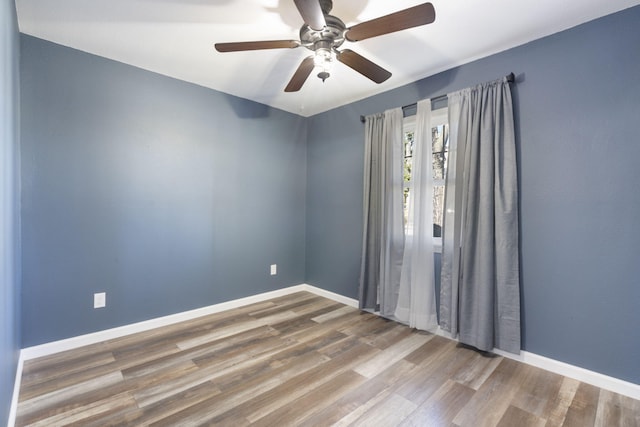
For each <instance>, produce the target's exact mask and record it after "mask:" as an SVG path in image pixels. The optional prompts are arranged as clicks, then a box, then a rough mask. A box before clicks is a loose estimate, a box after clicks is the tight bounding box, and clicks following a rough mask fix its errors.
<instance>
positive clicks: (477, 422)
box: [453, 359, 535, 427]
mask: <svg viewBox="0 0 640 427" xmlns="http://www.w3.org/2000/svg"><path fill="white" fill-rule="evenodd" d="M531 369H535V368H532V367H530V366H527V365H522V364H519V363H518V362H515V361H513V360H509V359H502V361H501V362H500V364H499V365H498V367H497V368H496V369H495V370H494V371H493V373H492V374H491V376H489V378H488V379H487V380H486V381H485V382H484V384H483V385H482V386H481V387H480V388H479V389H478V391H476V393H475V394H474V395H473V397H472V398H471V399H470V400H469V403H468V404H467V405H466V406H465V407H464V408H463V409H462V411H460V412H459V413H458V415H457V416H456V417H455V418H454V420H453V423H454V424H456V425H459V426H477V427H480V426H487V427H488V426H495V425H496V424H498V422H499V421H500V420H501V419H502V417H503V416H504V414H505V412H506V411H507V409H508V408H509V406H510V403H511V399H512V397H513V396H514V395H515V393H516V391H517V388H518V386H519V385H520V384H521V383H522V381H523V379H524V378H525V377H526V374H527V372H528V371H529V370H531Z"/></svg>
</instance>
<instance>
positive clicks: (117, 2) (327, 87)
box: [16, 0, 640, 116]
mask: <svg viewBox="0 0 640 427" xmlns="http://www.w3.org/2000/svg"><path fill="white" fill-rule="evenodd" d="M423 2H424V0H422V1H421V0H396V1H393V2H391V1H385V0H334V7H333V10H332V12H331V14H332V15H335V16H337V17H339V18H341V19H342V20H343V21H344V22H345V24H347V27H349V26H352V25H353V24H356V23H359V22H363V21H367V20H369V19H373V18H376V17H379V16H382V15H387V14H389V13H393V12H396V11H399V10H402V9H405V8H408V7H411V6H415V5H417V4H420V3H423ZM432 3H433V5H434V7H435V9H436V21H435V22H434V23H433V24H431V25H427V26H423V27H418V28H413V29H410V30H405V31H401V32H398V33H393V34H388V35H384V36H380V37H376V38H372V39H368V40H364V41H361V42H358V43H350V42H345V44H344V45H343V46H342V48H349V49H352V50H354V51H356V52H357V53H359V54H361V55H363V56H365V57H367V58H368V59H370V60H372V61H374V62H376V63H377V64H379V65H381V66H382V67H384V68H386V69H387V70H389V71H391V72H392V73H393V76H392V77H391V78H390V79H389V80H387V81H386V82H385V83H383V84H380V85H377V84H375V83H373V82H371V81H370V80H368V79H367V78H365V77H363V76H362V75H360V74H358V73H357V72H355V71H353V70H352V69H350V68H348V67H346V66H345V65H343V64H340V63H338V64H336V66H335V69H334V70H333V73H332V75H331V77H330V78H329V79H327V81H326V82H325V83H322V81H321V80H320V79H318V78H316V77H315V73H314V74H312V75H311V76H310V77H309V79H308V80H307V82H306V83H305V85H304V86H303V88H302V90H300V91H299V92H296V93H285V92H284V91H283V89H284V87H285V86H286V85H287V83H288V82H289V79H290V78H291V76H292V75H293V73H294V71H295V70H296V69H297V67H298V65H299V64H300V62H301V61H302V59H303V58H304V57H306V56H308V55H309V51H308V50H307V49H305V48H303V47H300V48H297V49H277V50H263V51H251V52H234V53H218V52H216V51H215V49H214V48H213V44H214V43H216V42H235V41H253V40H274V39H275V40H280V39H297V37H298V32H299V29H300V26H301V25H302V24H303V21H302V18H301V17H300V15H299V14H298V11H297V9H296V8H295V6H294V3H293V0H16V6H17V11H18V22H19V26H20V31H21V32H23V33H25V34H29V35H32V36H35V37H39V38H42V39H45V40H50V41H52V42H55V43H59V44H61V45H64V46H69V47H72V48H75V49H79V50H82V51H85V52H89V53H92V54H95V55H99V56H103V57H106V58H110V59H114V60H116V61H121V62H124V63H126V64H131V65H134V66H136V67H140V68H143V69H146V70H150V71H154V72H156V73H160V74H164V75H167V76H170V77H174V78H177V79H180V80H185V81H188V82H192V83H196V84H198V85H201V86H205V87H209V88H211V89H215V90H218V91H222V92H225V93H229V94H232V95H237V96H240V97H242V98H247V99H251V100H254V101H257V102H260V103H264V104H267V105H270V106H273V107H276V108H280V109H283V110H286V111H290V112H292V113H296V114H299V115H302V116H310V115H313V114H317V113H319V112H323V111H326V110H329V109H332V108H335V107H338V106H341V105H344V104H348V103H350V102H353V101H355V100H359V99H362V98H366V97H368V96H371V95H374V94H376V93H380V92H384V91H387V90H389V89H392V88H395V87H398V86H402V85H404V84H407V83H410V82H413V81H416V80H418V79H421V78H423V77H427V76H430V75H433V74H435V73H438V72H440V71H444V70H446V69H449V68H451V67H454V66H457V65H460V64H464V63H466V62H469V61H472V60H474V59H478V58H481V57H484V56H487V55H490V54H493V53H496V52H500V51H503V50H506V49H508V48H511V47H513V46H517V45H520V44H523V43H526V42H528V41H531V40H534V39H537V38H540V37H543V36H546V35H549V34H553V33H556V32H558V31H562V30H564V29H567V28H570V27H573V26H576V25H578V24H581V23H583V22H587V21H590V20H592V19H595V18H598V17H600V16H604V15H608V14H610V13H613V12H616V11H619V10H622V9H625V8H628V7H631V6H634V5H637V4H640V0H529V1H523V0H482V1H479V0H466V1H463V0H432ZM514 71H517V70H514Z"/></svg>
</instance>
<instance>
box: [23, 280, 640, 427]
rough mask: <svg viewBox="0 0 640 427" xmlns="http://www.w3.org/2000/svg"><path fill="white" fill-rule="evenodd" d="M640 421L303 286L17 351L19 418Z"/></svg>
mask: <svg viewBox="0 0 640 427" xmlns="http://www.w3.org/2000/svg"><path fill="white" fill-rule="evenodd" d="M68 424H71V425H80V426H101V427H102V426H112V425H113V426H126V425H132V426H148V425H152V426H156V425H157V426H196V425H225V426H234V427H235V426H246V425H252V426H294V425H295V426H328V425H338V426H351V425H353V426H474V427H475V426H509V427H511V426H516V427H524V426H561V425H565V426H578V427H585V426H593V425H595V426H640V401H637V400H633V399H630V398H628V397H624V396H621V395H618V394H615V393H612V392H609V391H606V390H601V389H599V388H597V387H593V386H591V385H588V384H585V383H581V382H579V381H576V380H573V379H569V378H565V377H562V376H560V375H556V374H553V373H550V372H547V371H544V370H541V369H537V368H534V367H531V366H528V365H524V364H521V363H518V362H515V361H512V360H509V359H503V358H502V357H497V356H494V357H488V356H484V355H481V354H479V353H477V352H475V351H473V350H470V349H467V348H464V347H461V346H459V345H457V344H456V343H455V342H454V341H451V340H448V339H446V338H443V337H440V336H434V335H430V334H426V333H422V332H417V331H415V330H412V329H410V328H408V327H406V326H403V325H399V324H397V323H394V322H391V321H388V320H384V319H381V318H379V317H376V316H374V315H372V314H369V313H363V312H360V311H358V310H356V309H354V308H351V307H347V306H344V305H342V304H339V303H336V302H334V301H331V300H328V299H325V298H321V297H318V296H316V295H313V294H310V293H306V292H300V293H295V294H292V295H288V296H286V297H281V298H276V299H273V300H269V301H267V302H262V303H257V304H253V305H250V306H246V307H243V308H239V309H234V310H230V311H227V312H223V313H218V314H214V315H210V316H206V317H201V318H198V319H196V320H191V321H188V322H184V323H179V324H175V325H172V326H169V327H164V328H159V329H155V330H152V331H148V332H143V333H138V334H135V335H130V336H127V337H123V338H119V339H114V340H112V341H108V342H104V343H100V344H96V345H90V346H87V347H83V348H80V349H76V350H72V351H67V352H64V353H58V354H55V355H52V356H47V357H43V358H40V359H34V360H29V361H26V362H25V364H24V370H23V376H22V385H21V389H20V396H19V404H18V413H17V422H16V425H18V426H24V425H34V426H59V425H68Z"/></svg>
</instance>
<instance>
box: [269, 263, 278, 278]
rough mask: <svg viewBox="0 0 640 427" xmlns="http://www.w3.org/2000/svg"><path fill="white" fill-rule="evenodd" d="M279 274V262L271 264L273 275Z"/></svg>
mask: <svg viewBox="0 0 640 427" xmlns="http://www.w3.org/2000/svg"><path fill="white" fill-rule="evenodd" d="M276 274H278V264H271V275H272V276H275V275H276Z"/></svg>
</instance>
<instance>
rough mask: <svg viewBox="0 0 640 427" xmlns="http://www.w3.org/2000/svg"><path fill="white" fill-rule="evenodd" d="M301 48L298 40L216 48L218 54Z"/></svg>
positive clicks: (244, 43) (218, 46) (223, 44)
mask: <svg viewBox="0 0 640 427" xmlns="http://www.w3.org/2000/svg"><path fill="white" fill-rule="evenodd" d="M298 46H300V43H299V42H297V41H296V40H269V41H261V42H235V43H216V44H215V47H216V50H217V51H218V52H240V51H243V50H261V49H286V48H289V49H293V48H295V47H298Z"/></svg>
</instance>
